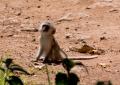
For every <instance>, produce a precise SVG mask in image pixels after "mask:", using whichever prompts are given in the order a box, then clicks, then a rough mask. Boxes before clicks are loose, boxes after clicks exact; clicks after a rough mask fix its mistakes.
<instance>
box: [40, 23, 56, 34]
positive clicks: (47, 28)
mask: <svg viewBox="0 0 120 85" xmlns="http://www.w3.org/2000/svg"><path fill="white" fill-rule="evenodd" d="M40 32H41V33H44V34H55V28H54V27H53V25H52V24H51V23H49V22H44V23H42V24H41V27H40Z"/></svg>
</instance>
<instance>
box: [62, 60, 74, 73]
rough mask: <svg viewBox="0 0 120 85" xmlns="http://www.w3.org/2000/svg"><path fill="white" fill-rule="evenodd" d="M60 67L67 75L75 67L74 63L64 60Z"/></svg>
mask: <svg viewBox="0 0 120 85" xmlns="http://www.w3.org/2000/svg"><path fill="white" fill-rule="evenodd" d="M62 65H63V67H64V68H65V69H66V70H67V72H68V73H69V72H70V70H71V69H72V68H73V67H74V66H75V63H74V62H73V61H72V60H70V59H67V58H66V59H64V60H63V62H62Z"/></svg>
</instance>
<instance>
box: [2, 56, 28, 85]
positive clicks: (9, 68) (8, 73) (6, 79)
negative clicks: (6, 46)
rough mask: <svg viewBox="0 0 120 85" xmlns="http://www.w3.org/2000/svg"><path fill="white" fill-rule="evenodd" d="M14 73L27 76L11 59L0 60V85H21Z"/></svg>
mask: <svg viewBox="0 0 120 85" xmlns="http://www.w3.org/2000/svg"><path fill="white" fill-rule="evenodd" d="M15 71H20V72H23V73H25V74H27V75H28V74H29V73H28V72H27V71H26V70H24V69H23V68H22V67H21V66H19V65H17V64H14V63H13V60H12V59H11V58H7V59H5V60H0V85H23V82H22V80H21V79H20V78H19V77H17V76H15V73H14V72H15Z"/></svg>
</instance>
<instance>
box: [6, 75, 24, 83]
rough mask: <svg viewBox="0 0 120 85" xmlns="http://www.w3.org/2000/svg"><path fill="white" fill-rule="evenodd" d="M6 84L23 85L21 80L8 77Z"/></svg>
mask: <svg viewBox="0 0 120 85" xmlns="http://www.w3.org/2000/svg"><path fill="white" fill-rule="evenodd" d="M7 82H8V83H9V85H24V84H23V82H22V80H21V79H20V78H19V77H16V76H10V77H9V79H8V80H7Z"/></svg>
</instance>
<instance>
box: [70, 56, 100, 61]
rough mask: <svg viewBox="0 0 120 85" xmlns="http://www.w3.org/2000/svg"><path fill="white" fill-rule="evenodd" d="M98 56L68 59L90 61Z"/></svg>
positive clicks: (71, 58)
mask: <svg viewBox="0 0 120 85" xmlns="http://www.w3.org/2000/svg"><path fill="white" fill-rule="evenodd" d="M97 57H98V55H93V56H80V57H74V58H73V57H69V58H68V59H70V60H90V59H94V58H97Z"/></svg>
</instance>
